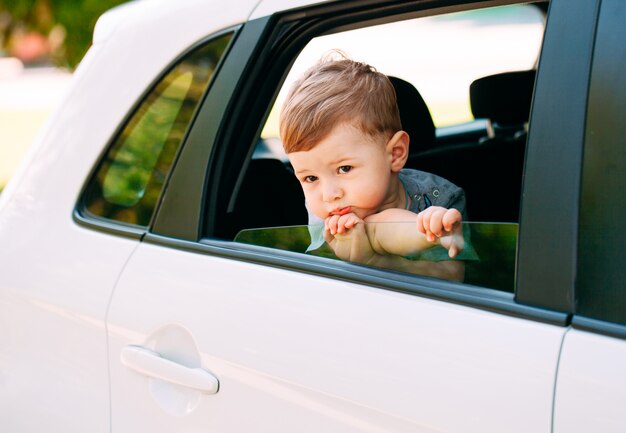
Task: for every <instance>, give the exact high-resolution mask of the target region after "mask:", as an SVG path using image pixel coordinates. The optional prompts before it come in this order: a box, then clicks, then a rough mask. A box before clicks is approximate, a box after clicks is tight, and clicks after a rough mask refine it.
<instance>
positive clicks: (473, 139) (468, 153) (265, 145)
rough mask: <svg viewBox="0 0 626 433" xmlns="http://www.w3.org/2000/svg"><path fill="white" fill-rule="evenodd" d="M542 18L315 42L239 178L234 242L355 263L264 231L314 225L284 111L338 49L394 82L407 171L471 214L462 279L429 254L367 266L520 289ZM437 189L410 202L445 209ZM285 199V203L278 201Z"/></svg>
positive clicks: (501, 10) (526, 9)
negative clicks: (519, 253)
mask: <svg viewBox="0 0 626 433" xmlns="http://www.w3.org/2000/svg"><path fill="white" fill-rule="evenodd" d="M543 6H545V5H543ZM543 10H545V9H542V8H540V7H536V6H534V5H529V4H524V5H512V6H503V7H495V8H485V9H480V10H472V11H465V12H456V13H451V14H442V15H437V16H432V17H420V18H415V19H409V20H402V21H397V22H391V23H386V24H382V25H374V26H370V27H364V28H360V29H356V30H349V31H344V32H336V33H332V34H328V35H324V36H320V37H317V38H314V39H312V40H311V41H310V42H309V44H308V45H307V46H306V47H305V48H304V49H303V50H302V52H301V53H300V55H299V56H298V57H297V58H296V60H295V62H294V63H293V66H292V68H291V69H290V71H289V73H288V74H287V76H286V78H285V80H284V82H283V84H282V87H281V89H280V90H279V92H278V96H277V97H276V99H275V101H274V102H273V105H272V108H271V110H269V111H270V114H269V116H268V118H267V121H266V122H265V124H264V125H263V128H262V133H261V134H260V138H259V141H258V143H257V144H256V146H255V148H254V152H252V153H251V158H250V160H249V161H248V162H247V165H246V170H244V171H242V174H241V177H240V179H239V181H238V183H237V189H236V190H235V191H234V193H233V198H232V199H231V203H234V205H233V206H232V215H231V217H230V218H229V223H230V224H232V227H230V228H229V229H230V232H231V233H233V236H235V233H238V232H239V235H237V237H236V239H237V240H238V241H240V242H243V243H248V244H258V245H263V246H267V247H271V248H278V249H287V250H291V251H295V252H299V253H307V254H313V255H322V256H325V257H326V258H334V259H337V258H339V259H342V260H344V261H345V260H347V261H353V262H357V263H358V262H359V261H354V260H350V259H349V258H348V259H346V258H345V257H337V255H336V254H334V253H333V251H332V249H331V250H330V251H329V250H328V248H326V249H324V248H321V249H319V250H311V248H310V246H311V244H312V243H315V241H314V239H313V238H307V237H306V236H307V233H309V235H310V233H311V230H313V229H312V228H311V227H313V226H311V225H310V226H309V229H306V230H305V229H303V228H300V229H299V230H296V232H294V233H291V232H290V231H289V230H287V229H280V230H279V229H275V230H263V228H267V227H273V226H274V227H275V226H293V225H301V226H305V225H306V224H307V222H309V223H311V224H312V223H313V221H312V220H311V218H309V217H307V210H306V208H305V204H304V196H303V194H302V189H301V187H300V184H299V181H298V180H297V179H296V178H295V176H294V175H293V168H292V167H291V164H290V162H289V160H288V158H287V155H286V154H285V152H284V150H283V148H282V142H281V140H280V137H279V133H278V114H279V112H280V109H281V106H282V103H283V102H284V98H285V97H286V94H287V92H288V90H289V87H290V86H291V84H292V83H293V81H294V80H295V79H297V78H298V77H299V76H300V75H301V74H302V73H303V71H304V70H305V69H306V68H308V67H309V66H312V65H313V64H314V63H315V62H316V61H317V60H319V59H320V58H321V57H322V56H324V55H325V54H327V53H328V52H329V50H334V49H338V50H340V51H341V52H343V53H345V54H346V55H347V56H348V57H349V58H351V59H353V60H357V61H363V62H365V63H368V64H370V65H372V66H374V67H375V68H376V69H377V70H378V71H380V72H382V73H385V74H386V75H388V76H389V77H390V79H391V81H392V83H393V85H394V87H395V90H396V94H397V98H398V106H399V109H400V116H401V122H402V127H403V129H404V130H405V131H407V132H408V134H409V136H410V146H409V157H408V160H407V163H406V165H405V168H407V169H411V170H418V171H420V172H426V173H429V174H434V175H436V176H438V177H441V178H443V179H446V180H447V181H449V182H450V183H452V184H453V185H456V186H457V187H459V188H461V189H463V191H464V196H465V203H466V208H465V209H461V208H459V210H462V212H463V214H464V221H465V222H466V223H465V224H464V230H463V232H464V234H465V240H466V249H465V251H464V253H463V255H461V256H459V257H458V258H457V261H460V262H463V272H462V273H461V274H462V277H461V278H459V273H458V272H452V273H449V274H448V275H446V274H445V273H444V274H437V273H436V272H433V269H435V268H440V267H441V263H440V262H445V261H446V255H445V254H441V252H438V253H436V254H434V255H432V254H431V253H427V254H424V255H423V256H421V258H420V260H413V261H412V262H411V263H410V264H408V265H407V263H405V262H402V261H398V260H395V261H394V260H389V261H388V263H387V264H384V265H380V263H377V264H371V263H370V265H372V266H374V267H378V268H385V269H390V270H394V271H400V272H407V273H413V274H419V275H428V276H434V277H437V278H442V279H448V280H454V281H464V282H465V283H468V284H472V285H479V286H483V287H488V288H492V289H498V290H503V291H508V292H513V291H514V281H515V253H516V248H517V233H518V229H519V211H520V202H521V187H522V174H523V166H524V156H525V148H526V137H527V132H528V128H529V115H530V104H531V99H532V93H533V87H534V80H535V75H536V68H537V65H538V62H539V55H540V52H541V44H542V40H543V31H544V21H545V17H544V12H542V11H543ZM260 174H262V175H260ZM441 191H442V190H441V189H440V188H437V187H432V188H431V189H429V190H427V191H426V190H424V191H421V192H420V193H419V194H415V195H414V196H413V195H412V196H411V197H410V200H411V201H415V202H420V201H421V203H425V204H426V207H427V206H428V205H430V204H431V203H433V204H437V200H438V197H440V195H441ZM278 196H280V197H281V200H280V201H279V203H276V201H275V200H272V199H271V198H272V197H278ZM398 227H399V228H398V230H400V231H402V230H404V233H407V234H409V233H412V231H415V230H416V229H415V227H414V226H411V225H402V224H400V223H398ZM250 229H253V230H250ZM254 229H256V231H255V230H254ZM259 230H260V231H259ZM294 230H295V229H294ZM296 239H299V240H298V241H297V242H296ZM270 240H271V242H270ZM293 242H295V243H293ZM307 242H309V244H308V246H307V247H305V248H302V245H304V244H306V243H307ZM327 246H328V245H327ZM413 259H415V258H413ZM416 262H417V263H418V264H415V263H416ZM425 262H430V265H428V264H426V263H425ZM360 264H362V263H360ZM454 266H456V265H454Z"/></svg>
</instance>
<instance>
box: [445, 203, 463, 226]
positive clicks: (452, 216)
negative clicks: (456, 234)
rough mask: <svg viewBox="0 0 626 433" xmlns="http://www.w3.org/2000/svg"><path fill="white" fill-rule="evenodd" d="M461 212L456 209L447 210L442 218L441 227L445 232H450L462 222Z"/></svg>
mask: <svg viewBox="0 0 626 433" xmlns="http://www.w3.org/2000/svg"><path fill="white" fill-rule="evenodd" d="M462 219H463V218H462V217H461V212H459V211H458V210H457V209H454V208H452V209H448V210H447V211H446V213H445V214H444V216H443V227H444V228H445V230H446V231H448V232H449V231H452V229H453V228H454V225H455V224H457V223H460V222H461V221H462Z"/></svg>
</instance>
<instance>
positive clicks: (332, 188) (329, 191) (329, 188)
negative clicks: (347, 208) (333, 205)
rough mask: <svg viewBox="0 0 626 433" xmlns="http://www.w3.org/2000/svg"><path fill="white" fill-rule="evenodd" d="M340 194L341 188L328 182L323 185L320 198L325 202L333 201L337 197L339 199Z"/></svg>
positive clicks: (341, 194)
mask: <svg viewBox="0 0 626 433" xmlns="http://www.w3.org/2000/svg"><path fill="white" fill-rule="evenodd" d="M342 196H343V193H342V191H341V188H339V185H337V184H334V183H329V184H327V185H325V186H324V189H323V191H322V200H324V201H325V202H332V201H335V200H337V199H340V198H341V197H342Z"/></svg>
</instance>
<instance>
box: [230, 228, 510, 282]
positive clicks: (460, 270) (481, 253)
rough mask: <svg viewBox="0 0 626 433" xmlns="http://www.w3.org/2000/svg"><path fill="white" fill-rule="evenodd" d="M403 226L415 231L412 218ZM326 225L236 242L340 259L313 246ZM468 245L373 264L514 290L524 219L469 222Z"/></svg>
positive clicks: (261, 232)
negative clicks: (452, 253)
mask: <svg viewBox="0 0 626 433" xmlns="http://www.w3.org/2000/svg"><path fill="white" fill-rule="evenodd" d="M385 224H398V225H401V226H402V227H401V229H402V230H415V226H414V225H413V224H411V223H385ZM321 230H322V227H320V226H293V227H276V228H261V229H248V230H242V231H241V232H239V233H238V234H237V236H236V237H235V241H236V242H241V243H246V244H252V245H259V246H263V247H269V248H276V249H281V250H286V251H292V252H296V253H302V254H305V253H306V254H312V255H316V256H321V257H327V258H332V259H338V257H337V256H336V255H335V253H334V252H333V250H332V249H331V248H329V247H328V244H324V243H323V244H322V245H321V246H320V247H319V248H316V249H314V250H311V248H310V247H311V245H312V243H315V239H316V238H318V236H319V235H318V234H319V233H320V232H321ZM463 233H464V238H465V247H464V249H463V251H462V252H461V254H459V255H458V256H457V257H456V258H454V259H450V258H449V257H448V254H447V251H446V250H445V249H444V248H442V247H440V246H433V247H432V248H429V249H426V250H424V251H421V252H419V253H416V254H413V255H411V256H410V257H388V259H387V260H384V261H378V262H376V263H370V264H369V265H370V266H374V267H379V268H384V269H390V270H395V271H400V272H406V273H412V274H416V275H426V276H431V277H435V278H441V279H446V280H452V281H463V282H464V283H466V284H472V285H476V286H481V287H488V288H492V289H497V290H503V291H507V292H513V289H514V283H515V280H514V277H515V253H516V246H517V233H518V224H505V223H491V224H487V223H464V224H463Z"/></svg>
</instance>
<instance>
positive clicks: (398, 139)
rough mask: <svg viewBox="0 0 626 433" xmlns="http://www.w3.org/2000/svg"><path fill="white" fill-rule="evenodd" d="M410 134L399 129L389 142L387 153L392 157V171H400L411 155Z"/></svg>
mask: <svg viewBox="0 0 626 433" xmlns="http://www.w3.org/2000/svg"><path fill="white" fill-rule="evenodd" d="M409 141H410V140H409V134H407V133H406V132H404V131H398V132H396V133H395V134H393V137H391V139H390V140H389V141H388V142H387V146H386V148H387V154H388V155H389V156H390V158H391V171H393V172H394V173H397V172H399V171H400V170H401V169H402V168H403V167H404V164H406V160H407V158H408V157H409Z"/></svg>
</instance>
